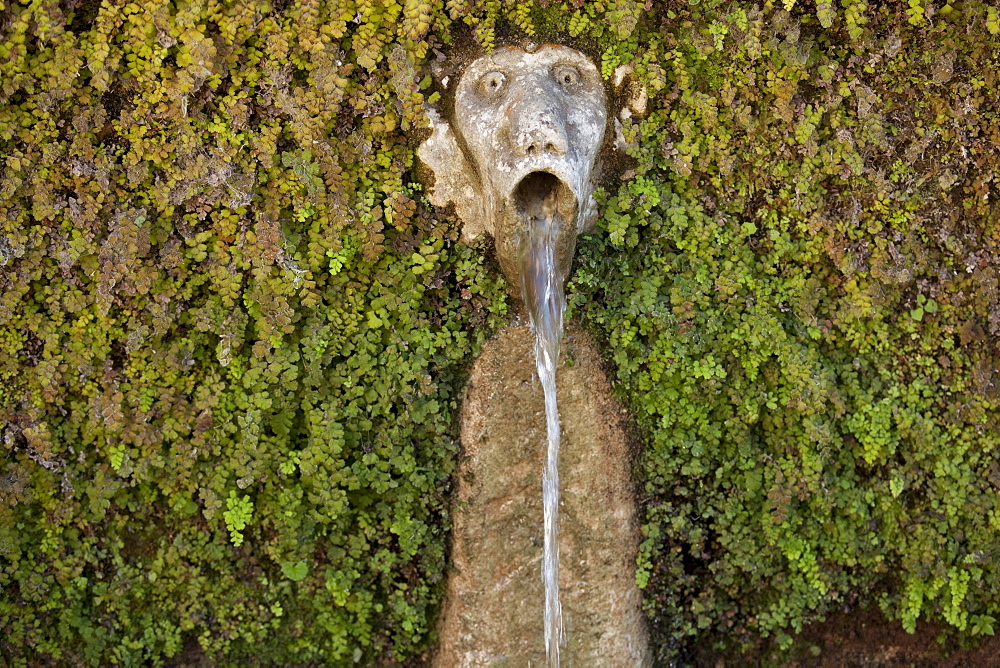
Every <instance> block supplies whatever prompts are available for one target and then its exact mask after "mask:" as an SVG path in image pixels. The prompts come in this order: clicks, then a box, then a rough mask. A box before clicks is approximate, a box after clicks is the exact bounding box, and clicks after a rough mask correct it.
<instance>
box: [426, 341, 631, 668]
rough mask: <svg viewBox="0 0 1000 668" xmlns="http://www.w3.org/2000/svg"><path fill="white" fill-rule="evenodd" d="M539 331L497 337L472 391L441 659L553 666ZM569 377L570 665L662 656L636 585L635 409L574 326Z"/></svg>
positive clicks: (565, 567) (464, 425) (564, 371)
mask: <svg viewBox="0 0 1000 668" xmlns="http://www.w3.org/2000/svg"><path fill="white" fill-rule="evenodd" d="M533 345H534V335H533V334H532V332H531V331H530V329H529V328H528V327H527V326H510V327H508V328H506V329H505V330H503V331H501V332H500V334H499V335H498V336H497V337H496V338H495V339H494V340H492V341H490V342H489V343H488V344H487V345H486V346H485V347H484V350H483V354H482V355H481V356H480V358H479V359H478V360H477V361H476V363H475V364H474V366H473V368H472V372H471V374H470V378H469V382H468V385H467V386H466V392H465V397H464V400H463V406H462V412H461V416H460V422H461V433H462V461H461V464H460V467H459V473H458V480H457V493H456V499H455V507H454V511H453V518H454V528H453V539H452V563H453V566H454V571H453V572H452V575H451V576H450V577H449V582H448V591H447V594H446V598H445V603H444V606H443V609H442V615H441V618H440V621H439V627H438V632H439V645H438V650H437V652H436V655H435V659H434V665H435V666H441V667H442V668H443V667H451V666H528V665H532V666H541V665H544V663H545V644H544V634H543V619H542V611H543V606H544V592H543V586H542V576H541V560H542V545H543V525H542V469H543V466H544V462H545V450H546V447H545V444H546V429H545V407H544V402H543V397H542V388H541V386H540V384H539V382H538V377H537V374H536V372H535V358H534V349H533ZM562 349H563V354H562V355H561V356H560V360H559V362H560V363H559V368H558V373H557V388H558V400H559V413H560V418H561V422H562V449H561V456H560V462H559V467H560V476H561V504H560V524H561V529H560V530H561V534H560V540H559V549H560V590H561V598H562V607H563V622H564V631H563V638H564V644H563V649H562V663H563V665H564V666H644V665H649V664H650V659H649V655H648V643H647V634H646V627H645V621H644V618H643V615H642V612H641V608H640V605H641V595H640V591H639V589H638V587H637V586H636V584H635V580H634V574H635V555H636V550H637V548H638V544H639V539H640V534H639V528H638V512H637V508H636V501H635V494H634V488H633V483H632V480H631V468H632V467H631V459H632V453H631V451H630V447H629V444H628V440H627V438H626V431H625V428H624V426H625V421H624V418H625V415H624V413H623V410H622V408H621V407H620V406H619V404H618V403H617V402H616V401H615V400H614V399H613V397H612V396H611V388H610V385H609V384H608V381H607V378H606V377H605V375H604V373H603V371H602V370H601V364H600V358H599V356H598V354H597V350H596V346H595V345H594V344H593V342H592V341H591V339H590V338H589V337H588V336H587V335H586V333H584V332H582V331H581V330H578V329H576V328H573V327H570V328H569V330H568V332H567V335H566V338H565V339H564V341H563V348H562Z"/></svg>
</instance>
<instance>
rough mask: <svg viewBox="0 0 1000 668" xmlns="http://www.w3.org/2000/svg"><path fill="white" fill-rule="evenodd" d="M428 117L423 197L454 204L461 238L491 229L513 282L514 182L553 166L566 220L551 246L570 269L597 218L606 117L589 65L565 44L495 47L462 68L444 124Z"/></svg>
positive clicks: (519, 214)
mask: <svg viewBox="0 0 1000 668" xmlns="http://www.w3.org/2000/svg"><path fill="white" fill-rule="evenodd" d="M430 118H431V125H432V128H433V132H432V134H431V136H430V138H428V139H427V141H425V142H424V143H423V144H422V145H421V146H420V149H419V150H418V156H419V157H420V159H421V161H423V163H424V164H426V165H427V166H428V167H430V168H431V169H432V170H433V172H434V185H433V186H432V187H431V188H430V189H429V197H430V201H431V203H432V204H434V205H435V206H441V207H444V206H447V205H448V204H449V203H453V204H454V205H455V211H456V213H457V214H458V216H459V218H461V219H462V222H463V228H462V237H463V240H465V241H467V242H468V241H471V240H473V239H475V238H476V237H478V236H479V235H481V234H483V233H488V234H490V235H492V236H493V238H494V240H495V241H496V248H497V258H498V259H499V261H500V267H501V269H502V270H503V272H504V274H505V275H506V276H507V278H508V280H509V281H510V284H511V285H512V286H517V285H518V284H519V279H518V274H517V257H518V255H519V253H520V252H522V247H523V240H524V237H525V236H526V229H525V228H526V224H527V218H528V217H527V216H525V215H524V211H523V208H524V202H520V201H518V200H519V197H518V190H519V188H518V187H519V185H520V184H522V183H523V182H525V181H526V180H527V179H528V178H529V177H530V176H531V175H538V174H551V175H552V176H554V177H555V181H556V184H557V185H556V189H555V190H554V192H553V197H554V199H555V200H556V201H558V207H559V210H560V211H559V212H560V217H561V218H562V220H564V221H567V222H568V223H570V224H569V225H568V226H567V227H566V229H565V231H564V232H562V233H560V239H559V244H558V252H559V255H560V257H561V260H562V261H561V262H560V266H562V267H564V268H566V269H568V268H569V266H570V263H571V260H572V256H573V248H574V246H575V244H576V236H577V234H580V233H581V232H584V231H586V230H587V229H588V228H589V227H591V226H592V225H593V223H594V221H595V220H596V218H597V207H596V203H595V202H594V200H593V197H592V192H593V189H594V183H593V179H594V173H595V170H594V165H595V161H596V160H597V156H598V152H599V151H600V149H601V146H602V144H603V141H604V132H605V128H606V126H607V122H608V118H607V106H606V101H605V92H604V83H603V81H602V79H601V75H600V72H599V71H598V70H597V68H596V67H595V66H594V64H593V63H592V62H590V60H589V59H588V58H587V57H586V56H585V55H583V54H582V53H580V52H579V51H576V50H575V49H570V48H568V47H564V46H555V45H546V46H543V47H541V48H539V49H538V50H537V51H534V52H527V51H523V50H521V49H515V48H503V49H497V50H496V51H494V52H493V53H492V54H489V55H487V56H483V57H482V58H479V59H477V60H475V61H473V62H472V63H471V64H470V65H469V66H468V67H467V68H466V70H465V72H464V73H463V74H462V77H461V79H460V80H459V82H458V85H457V87H456V90H455V105H454V117H453V119H452V122H451V123H449V122H448V121H446V120H444V119H442V118H440V116H438V114H437V113H431V114H430ZM453 127H454V130H453V129H452V128H453ZM560 279H565V276H561V277H560Z"/></svg>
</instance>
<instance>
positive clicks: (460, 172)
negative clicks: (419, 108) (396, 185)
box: [417, 109, 489, 243]
mask: <svg viewBox="0 0 1000 668" xmlns="http://www.w3.org/2000/svg"><path fill="white" fill-rule="evenodd" d="M428 117H429V119H430V125H431V130H432V132H431V136H430V137H428V138H427V140H426V141H424V143H422V144H421V145H420V148H418V149H417V157H418V158H420V161H421V162H423V163H424V164H425V165H427V167H428V168H430V170H431V171H432V172H434V185H433V186H432V187H431V188H430V189H429V190H428V193H427V197H428V199H429V200H430V201H431V204H433V205H434V206H437V207H442V208H444V207H446V206H448V204H449V203H453V204H454V205H455V213H456V214H458V217H459V219H461V221H462V241H463V242H465V243H469V242H472V241H475V240H476V239H477V238H478V237H480V236H481V235H482V234H483V233H484V232H488V231H489V229H488V228H487V224H488V223H489V220H488V219H487V216H486V215H485V208H486V207H485V203H484V202H483V197H482V196H479V197H477V196H476V193H477V192H478V190H479V188H478V184H479V177H478V175H477V174H476V171H475V170H474V169H473V167H472V164H471V163H470V162H469V160H468V159H467V158H466V157H465V153H464V152H463V151H462V149H461V147H460V146H459V145H458V140H457V139H456V138H455V133H454V132H453V131H452V129H451V125H450V124H449V123H448V121H446V120H444V119H443V118H441V117H440V116H439V115H438V113H437V112H436V111H435V110H434V109H429V110H428Z"/></svg>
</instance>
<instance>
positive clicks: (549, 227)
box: [519, 174, 566, 668]
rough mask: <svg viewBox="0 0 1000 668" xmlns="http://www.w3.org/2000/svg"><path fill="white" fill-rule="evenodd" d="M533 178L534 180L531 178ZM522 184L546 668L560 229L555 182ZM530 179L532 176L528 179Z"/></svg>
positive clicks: (554, 604)
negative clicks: (535, 383) (537, 393)
mask: <svg viewBox="0 0 1000 668" xmlns="http://www.w3.org/2000/svg"><path fill="white" fill-rule="evenodd" d="M532 176H536V175H532ZM537 177H539V178H534V179H532V180H531V181H530V182H529V183H528V184H526V187H527V190H528V193H526V194H525V197H524V198H522V199H521V201H522V203H523V208H522V215H524V216H525V219H526V221H527V226H526V231H525V237H524V239H523V243H522V245H521V249H522V251H521V254H520V257H519V264H520V266H519V270H520V272H519V273H520V277H521V296H522V298H523V299H524V303H525V305H526V306H527V308H528V315H529V317H530V319H531V328H532V330H533V331H534V332H535V365H536V366H537V368H538V377H539V378H540V379H541V382H542V391H543V393H544V395H545V422H546V427H547V431H548V454H547V457H546V461H545V469H544V472H543V474H542V500H543V505H544V520H545V547H544V556H543V562H542V580H543V581H544V583H545V653H546V657H547V658H548V665H549V666H550V668H551V667H554V666H558V665H559V645H560V643H561V640H562V638H561V636H562V608H561V606H560V604H559V435H560V430H559V409H558V406H557V405H556V362H557V361H558V359H559V342H560V339H562V332H563V310H564V308H565V306H566V298H565V296H564V294H563V280H562V276H563V267H561V266H560V263H559V253H558V249H557V241H558V239H559V228H560V225H561V224H562V220H561V216H560V214H559V211H558V206H557V203H556V200H557V194H556V193H557V189H558V186H556V185H554V182H555V181H556V179H555V178H554V177H551V176H550V175H548V174H538V175H537ZM529 178H530V177H529Z"/></svg>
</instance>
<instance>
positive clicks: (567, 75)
mask: <svg viewBox="0 0 1000 668" xmlns="http://www.w3.org/2000/svg"><path fill="white" fill-rule="evenodd" d="M552 77H553V78H554V79H555V80H556V81H557V82H559V85H560V86H562V87H563V88H566V89H572V88H575V87H576V86H577V85H579V83H580V82H581V81H582V80H583V77H581V76H580V70H578V69H576V68H575V67H573V66H572V65H556V66H555V67H554V68H552Z"/></svg>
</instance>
